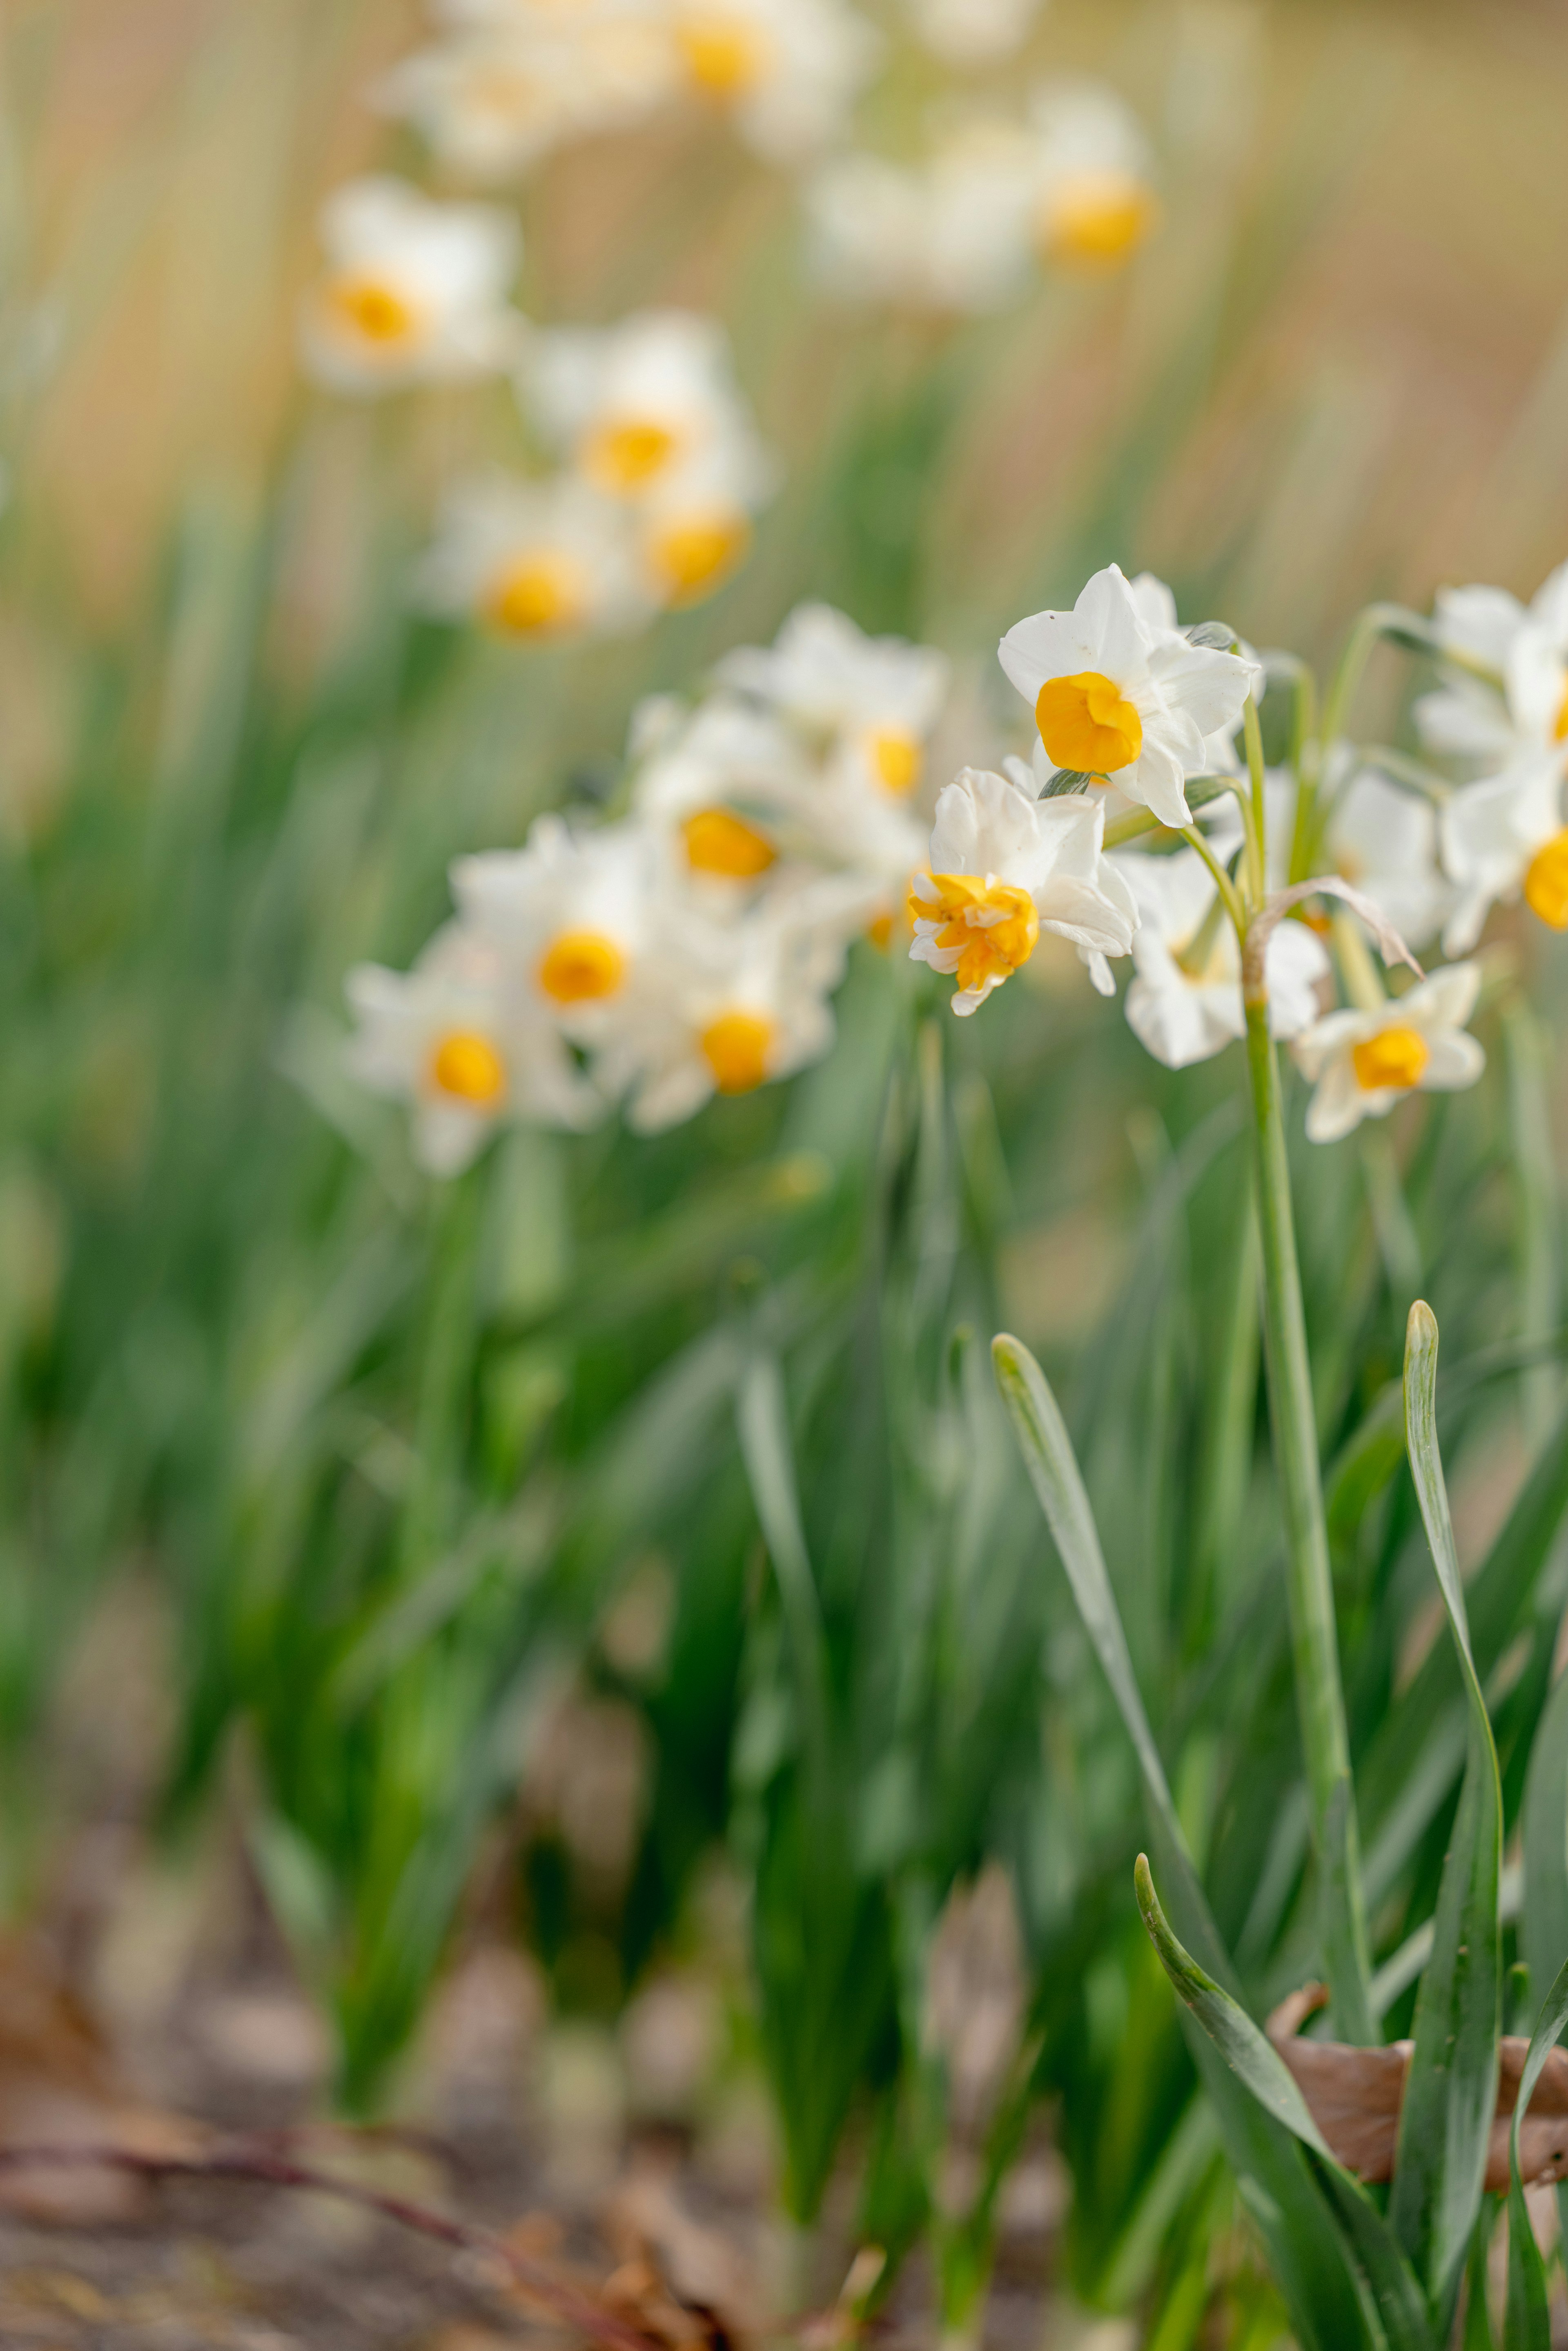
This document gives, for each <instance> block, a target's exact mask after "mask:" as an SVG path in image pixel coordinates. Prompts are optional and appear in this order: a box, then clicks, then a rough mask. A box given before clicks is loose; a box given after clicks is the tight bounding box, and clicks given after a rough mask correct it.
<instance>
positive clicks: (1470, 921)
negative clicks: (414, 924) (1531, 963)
mask: <svg viewBox="0 0 1568 2351" xmlns="http://www.w3.org/2000/svg"><path fill="white" fill-rule="evenodd" d="M1441 834H1442V844H1443V862H1444V864H1445V865H1446V866H1447V868H1448V872H1449V874H1450V875H1451V877H1452V879H1453V881H1454V883H1455V884H1456V885H1457V888H1458V905H1457V906H1456V907H1455V909H1454V912H1453V914H1452V916H1451V917H1450V919H1449V922H1448V928H1447V929H1446V931H1445V932H1444V934H1443V946H1444V951H1445V953H1447V954H1448V955H1465V954H1467V953H1468V952H1469V949H1470V948H1471V947H1472V946H1474V945H1475V943H1476V941H1477V939H1478V938H1479V936H1480V934H1481V925H1483V924H1484V923H1485V921H1486V918H1487V915H1488V914H1489V913H1490V909H1491V908H1492V907H1493V906H1494V905H1498V904H1503V905H1508V904H1512V902H1513V901H1514V900H1515V899H1516V898H1518V897H1520V896H1521V895H1522V897H1523V899H1524V902H1525V904H1526V905H1527V906H1529V908H1530V909H1531V913H1532V914H1538V915H1539V916H1540V917H1541V920H1542V922H1543V923H1546V924H1548V925H1550V926H1551V928H1552V930H1554V931H1562V930H1568V827H1565V826H1564V824H1563V762H1562V759H1561V758H1558V757H1549V758H1536V759H1534V760H1526V761H1523V762H1521V764H1520V765H1518V766H1515V767H1512V768H1506V769H1505V770H1504V771H1503V773H1502V774H1501V775H1499V776H1490V777H1488V778H1486V779H1485V780H1484V781H1483V782H1480V783H1478V784H1467V785H1465V786H1464V787H1463V789H1460V790H1459V791H1457V792H1456V793H1455V794H1454V796H1453V798H1452V799H1450V800H1449V801H1448V804H1447V806H1446V807H1445V808H1444V810H1443V812H1442V818H1441Z"/></svg>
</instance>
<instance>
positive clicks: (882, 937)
mask: <svg viewBox="0 0 1568 2351" xmlns="http://www.w3.org/2000/svg"><path fill="white" fill-rule="evenodd" d="M893 925H894V916H893V914H892V911H891V910H890V911H889V912H888V913H887V914H873V916H872V918H871V920H870V922H869V923H868V924H867V925H866V926H865V935H866V936H867V938H868V939H869V940H870V941H871V943H872V945H873V947H875V948H876V949H877V950H878V951H879V953H881V954H883V955H885V954H886V953H887V950H888V948H889V947H890V946H892V945H893Z"/></svg>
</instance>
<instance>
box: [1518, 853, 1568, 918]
mask: <svg viewBox="0 0 1568 2351" xmlns="http://www.w3.org/2000/svg"><path fill="white" fill-rule="evenodd" d="M1524 903H1525V904H1526V905H1527V906H1528V907H1529V908H1530V911H1531V914H1539V915H1540V917H1541V919H1542V922H1543V923H1549V924H1550V925H1551V926H1552V929H1553V930H1554V931H1568V829H1565V830H1564V831H1562V832H1554V833H1553V834H1552V838H1551V840H1550V841H1548V842H1547V843H1546V846H1545V848H1544V849H1538V850H1537V851H1536V852H1535V854H1534V856H1533V857H1532V858H1531V861H1530V871H1529V872H1527V873H1526V875H1525V877H1524Z"/></svg>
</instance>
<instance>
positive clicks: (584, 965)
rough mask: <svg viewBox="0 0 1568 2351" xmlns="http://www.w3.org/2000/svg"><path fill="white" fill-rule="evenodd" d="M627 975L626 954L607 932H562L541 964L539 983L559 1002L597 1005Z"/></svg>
mask: <svg viewBox="0 0 1568 2351" xmlns="http://www.w3.org/2000/svg"><path fill="white" fill-rule="evenodd" d="M625 977H626V957H625V956H624V955H623V954H622V950H621V949H620V948H619V947H618V946H616V944H615V941H614V940H613V939H612V938H610V937H608V936H607V935H605V933H604V932H603V931H562V932H561V933H560V935H559V937H558V938H554V939H552V940H551V941H550V944H549V947H548V948H547V949H546V950H545V954H544V956H543V959H542V960H541V962H540V964H539V973H538V978H539V986H540V987H542V988H543V990H544V992H545V994H546V995H547V996H548V997H549V998H552V999H553V1001H554V1002H555V1003H557V1004H597V1003H599V1002H601V1000H602V999H603V998H605V997H607V996H613V995H614V994H615V991H616V989H617V988H618V987H620V985H621V983H622V980H623V979H624V978H625Z"/></svg>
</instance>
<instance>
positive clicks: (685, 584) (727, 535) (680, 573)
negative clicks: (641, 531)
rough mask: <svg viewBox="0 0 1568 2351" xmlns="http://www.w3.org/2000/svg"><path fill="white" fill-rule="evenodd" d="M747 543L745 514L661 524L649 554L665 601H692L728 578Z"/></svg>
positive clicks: (706, 593)
mask: <svg viewBox="0 0 1568 2351" xmlns="http://www.w3.org/2000/svg"><path fill="white" fill-rule="evenodd" d="M750 545H751V525H750V523H749V522H748V521H747V518H746V517H745V516H744V515H742V514H727V515H708V516H706V517H696V518H695V519H694V520H692V521H689V522H673V523H666V524H664V527H663V528H662V529H659V530H657V531H655V532H654V534H653V540H652V542H651V544H650V547H649V550H648V553H649V558H650V560H651V561H652V564H653V571H654V574H655V576H656V577H657V579H658V580H659V583H660V586H661V588H662V590H663V592H664V601H665V602H666V603H669V604H695V603H696V602H697V601H699V600H700V599H701V598H702V597H704V596H706V595H708V594H710V593H711V592H712V590H714V589H716V588H717V587H718V586H719V585H720V584H721V582H722V581H724V580H727V578H728V576H729V574H730V573H731V572H732V571H733V570H734V569H736V567H737V564H739V563H740V561H741V560H742V559H743V557H744V556H745V554H746V551H747V548H748V547H749V546H750Z"/></svg>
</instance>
